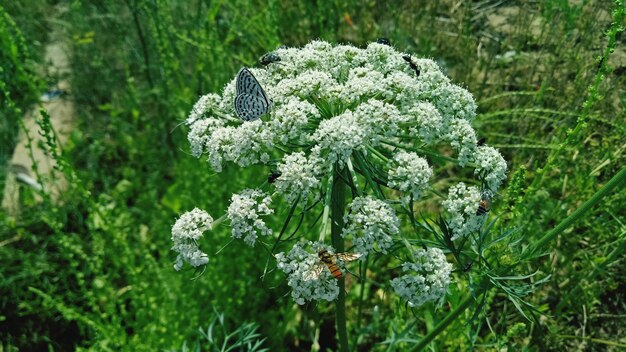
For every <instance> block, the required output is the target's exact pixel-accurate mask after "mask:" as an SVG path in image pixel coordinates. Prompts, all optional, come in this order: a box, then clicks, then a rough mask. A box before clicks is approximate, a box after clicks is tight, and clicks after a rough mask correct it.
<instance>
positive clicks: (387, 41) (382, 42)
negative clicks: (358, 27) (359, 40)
mask: <svg viewBox="0 0 626 352" xmlns="http://www.w3.org/2000/svg"><path fill="white" fill-rule="evenodd" d="M376 43H378V44H384V45H387V46H391V42H390V41H389V39H388V38H378V39H376Z"/></svg>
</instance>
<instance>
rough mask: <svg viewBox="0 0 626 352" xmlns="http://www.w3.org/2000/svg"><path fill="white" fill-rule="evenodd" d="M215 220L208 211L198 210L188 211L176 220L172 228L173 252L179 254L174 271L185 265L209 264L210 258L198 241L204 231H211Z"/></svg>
mask: <svg viewBox="0 0 626 352" xmlns="http://www.w3.org/2000/svg"><path fill="white" fill-rule="evenodd" d="M212 224H213V218H212V217H211V215H209V214H208V213H207V212H206V211H204V210H200V209H198V208H195V209H193V210H192V211H188V212H186V213H184V214H183V215H181V216H180V218H178V220H176V223H174V226H172V242H174V246H173V247H172V250H173V251H175V252H178V256H177V257H176V261H175V262H174V269H175V270H177V271H178V270H180V269H181V268H182V267H183V263H184V262H187V263H189V264H191V266H194V267H197V266H200V265H204V264H206V263H208V262H209V257H208V256H207V255H206V254H205V253H203V252H202V251H201V250H200V248H199V247H198V240H199V239H200V238H201V237H202V234H203V233H204V231H206V230H209V229H211V225H212Z"/></svg>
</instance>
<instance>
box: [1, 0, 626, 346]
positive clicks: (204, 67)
mask: <svg viewBox="0 0 626 352" xmlns="http://www.w3.org/2000/svg"><path fill="white" fill-rule="evenodd" d="M2 6H3V7H0V49H1V50H0V89H1V91H2V92H1V93H2V94H1V95H0V99H2V103H1V104H0V115H1V119H0V120H1V123H2V125H0V126H1V128H2V130H1V131H0V132H1V136H0V137H1V138H2V139H1V143H2V154H1V157H0V162H2V163H3V164H4V163H6V162H7V160H8V159H10V155H11V151H12V148H13V145H14V143H15V139H16V136H17V130H18V126H19V119H20V118H21V116H22V114H23V113H24V111H26V110H28V109H29V108H31V104H32V103H33V102H34V101H35V98H36V97H37V96H38V95H39V94H41V92H42V87H43V86H44V85H45V84H46V82H47V84H48V86H52V85H53V84H54V82H55V81H57V80H58V79H60V78H61V77H51V76H49V75H46V70H45V66H46V63H45V62H43V60H42V59H41V58H42V53H43V48H44V45H45V44H46V43H47V42H48V41H49V40H50V38H49V37H48V36H47V34H49V33H50V31H52V30H53V29H58V30H61V31H62V33H63V34H64V37H65V38H66V39H67V44H68V46H69V48H70V50H71V53H70V55H71V74H70V76H69V77H67V78H69V79H70V82H71V91H70V92H69V95H68V96H67V97H66V99H71V100H72V101H73V102H74V104H75V106H76V118H75V123H76V126H75V129H74V132H73V133H72V135H71V138H70V141H69V142H68V144H67V145H66V146H64V148H63V151H62V152H61V151H58V155H57V156H56V158H57V160H58V162H59V165H60V169H61V171H62V172H63V173H64V174H65V175H66V178H68V180H70V185H69V188H68V190H67V191H66V192H65V193H64V195H63V198H62V200H61V202H60V203H53V202H52V201H50V200H49V198H48V197H45V193H44V197H43V199H44V200H43V201H42V202H38V203H37V202H32V201H28V200H29V199H32V197H28V196H25V197H24V203H25V204H23V208H22V212H21V214H20V215H19V216H12V215H9V214H7V213H0V341H1V342H0V344H1V345H0V349H3V348H4V349H7V350H17V349H21V350H43V349H54V350H71V349H75V348H94V349H99V350H120V349H124V350H133V351H140V350H150V351H152V350H157V349H159V350H182V349H185V348H192V347H195V346H200V347H201V348H202V349H203V350H204V349H206V350H210V349H213V348H215V349H216V350H219V348H218V347H215V346H221V344H222V342H223V340H225V339H226V337H225V336H226V334H228V333H230V332H236V334H235V335H234V336H238V337H237V338H236V339H235V338H231V339H230V341H231V342H232V341H235V340H237V339H238V340H239V341H244V340H245V341H246V343H250V345H249V346H250V348H245V347H242V348H241V349H243V350H245V349H251V346H253V345H254V343H255V341H258V340H260V339H263V338H265V341H264V342H263V343H262V345H263V346H265V347H268V348H271V349H272V350H280V349H285V350H289V349H310V348H311V347H315V346H322V347H329V348H333V349H334V348H335V342H334V339H333V336H334V327H333V307H334V306H333V305H332V304H318V305H317V306H313V305H310V306H304V307H297V306H296V305H295V304H294V303H293V302H292V301H291V298H290V297H289V296H288V288H287V286H286V283H285V282H284V280H283V277H282V275H280V274H279V273H275V272H273V273H270V274H268V275H266V277H265V278H264V279H261V277H262V276H263V274H264V268H265V267H264V265H259V264H258V263H264V262H265V260H266V254H265V253H261V251H258V250H252V249H250V248H248V247H246V246H245V245H244V244H242V243H233V244H232V245H230V246H229V247H227V248H226V249H224V251H222V252H221V254H220V256H218V257H213V258H212V260H211V262H210V263H209V265H208V266H207V267H206V271H205V272H204V274H203V275H202V276H200V277H199V278H198V279H196V280H190V279H191V278H193V277H194V276H195V273H193V272H183V273H176V272H174V270H173V269H172V263H173V258H174V256H173V255H172V253H170V251H169V248H170V247H171V242H170V238H169V236H170V234H169V231H170V226H171V225H172V223H173V221H174V219H175V217H176V216H177V214H179V213H181V212H182V211H185V210H190V209H192V208H193V207H195V206H198V207H200V208H203V209H206V210H207V211H208V212H209V213H211V214H222V212H223V210H224V209H225V208H226V207H227V204H228V203H227V202H228V199H229V196H230V194H231V193H232V192H234V191H237V190H240V189H242V188H244V186H245V185H248V184H250V183H253V184H258V183H259V182H260V181H261V178H260V177H259V174H261V175H265V172H267V170H263V172H262V173H259V172H258V170H256V171H255V170H246V171H242V170H239V169H236V168H226V169H225V171H224V172H223V173H221V174H217V175H216V174H215V173H214V172H213V171H212V170H211V169H210V168H209V166H208V164H207V163H205V162H203V161H202V160H197V159H195V158H193V157H192V156H190V155H189V153H188V152H187V150H188V144H187V142H186V136H185V134H186V131H185V128H184V127H180V126H179V124H180V123H181V122H182V121H183V119H184V118H185V117H186V116H187V114H188V112H189V111H190V109H191V107H192V105H193V104H194V102H195V101H196V99H197V98H198V97H199V96H200V95H202V94H206V93H208V92H219V90H220V89H221V88H222V87H223V85H224V84H225V83H226V82H227V81H228V80H230V79H232V77H233V76H234V75H235V74H236V72H237V71H238V69H239V68H240V67H241V66H253V65H256V59H257V58H258V57H259V56H261V55H262V54H264V53H265V52H267V51H270V50H272V49H274V48H276V47H277V46H279V45H282V44H284V45H288V46H301V45H303V44H305V43H307V42H308V41H309V40H311V39H316V38H320V39H323V40H327V41H331V42H350V43H353V44H354V45H357V46H364V45H366V44H367V43H368V42H370V41H373V40H375V39H376V38H378V37H388V38H390V40H391V42H392V44H393V45H394V46H395V47H396V48H398V49H400V50H403V51H406V52H411V53H414V54H415V55H417V56H425V57H432V58H434V59H435V60H437V61H438V62H439V63H440V65H441V67H442V68H443V69H444V70H446V71H447V74H448V75H449V76H450V77H451V78H452V80H453V81H454V82H457V83H460V84H463V85H464V86H466V87H467V88H468V89H469V91H470V92H472V93H473V94H474V96H475V98H476V100H477V102H478V105H479V115H478V118H477V120H476V122H475V127H476V130H477V131H478V133H479V134H481V136H482V137H486V138H487V143H488V144H490V145H493V146H495V147H496V148H499V149H500V150H501V151H502V153H503V155H504V156H505V159H506V160H507V161H508V162H509V169H510V174H509V182H508V184H507V185H508V188H506V189H505V191H503V192H502V194H500V195H498V197H497V198H496V200H495V201H494V204H493V210H492V213H493V214H494V215H496V216H499V217H500V222H501V223H503V224H505V225H506V226H510V227H515V228H516V229H517V231H518V233H520V234H522V236H523V239H524V241H525V242H526V243H533V242H535V241H537V240H538V239H539V238H541V237H542V236H543V235H544V234H545V233H546V232H547V231H548V230H550V229H552V228H553V227H554V226H555V225H556V224H558V223H559V222H560V221H561V220H563V219H564V218H566V217H567V216H569V215H570V214H572V213H573V212H574V211H575V210H576V209H577V208H578V207H579V206H580V205H581V204H583V203H584V202H585V201H587V200H588V199H589V198H590V197H591V196H592V195H593V194H594V193H595V192H596V191H597V190H598V189H600V188H601V187H602V185H604V184H605V183H606V182H607V181H608V180H609V179H611V177H613V176H614V175H615V174H616V173H617V172H618V171H619V170H620V169H621V168H622V167H623V166H624V149H625V148H626V144H624V143H625V142H624V136H625V135H626V115H625V113H624V107H625V105H626V90H624V86H625V80H626V76H624V74H623V73H624V69H625V68H626V55H625V51H624V46H623V44H624V37H623V36H622V32H621V30H618V27H619V26H623V25H624V20H623V13H622V14H621V16H622V17H620V14H619V13H618V14H617V15H616V16H614V17H612V12H613V11H616V9H618V10H621V11H623V8H624V5H623V3H611V2H609V1H569V2H568V1H560V0H539V1H534V2H521V3H518V4H515V5H507V4H506V3H505V2H501V1H480V2H470V1H462V2H459V1H440V2H428V3H427V2H422V1H411V2H375V1H317V2H289V1H269V2H263V1H250V0H247V1H242V0H234V1H204V0H195V1H173V0H171V1H170V0H159V1H155V0H125V1H94V2H81V1H55V0H29V1H26V2H20V1H9V2H8V3H4V2H3V3H2ZM616 21H617V23H615V22H616ZM612 23H613V27H611V24H612ZM611 28H613V31H612V32H610V31H609V29H611ZM611 33H613V35H614V36H613V37H614V40H611V35H610V34H611ZM608 49H610V50H608ZM35 67H39V69H35ZM35 72H37V73H35ZM589 87H592V89H589ZM593 87H595V90H594V89H593ZM42 119H43V121H44V122H45V114H44V115H43V117H42ZM49 132H50V133H51V131H49ZM35 147H36V146H35ZM48 148H50V146H48ZM4 172H5V170H4V168H2V172H0V174H3V173H4ZM451 172H453V170H451ZM0 176H2V179H4V175H0ZM23 192H26V193H28V192H32V191H30V190H29V189H26V188H25V189H24V190H23ZM59 204H61V205H59ZM625 219H626V197H625V196H624V193H623V192H622V190H619V188H618V190H617V191H614V192H612V193H610V194H609V195H607V196H606V197H604V198H603V199H602V201H601V203H600V205H599V206H596V207H594V208H592V210H591V211H589V212H587V213H585V214H584V216H583V217H582V218H579V219H578V221H577V222H576V223H575V224H574V225H573V226H570V227H568V228H567V229H566V230H565V231H564V232H563V233H561V234H559V236H557V237H556V238H555V239H554V240H552V241H551V242H550V243H549V247H548V248H549V250H547V251H546V252H545V253H540V254H543V255H541V256H537V258H536V259H535V260H533V261H531V262H526V263H524V264H523V268H521V271H522V272H530V273H533V272H537V275H536V280H539V279H541V278H545V277H546V276H548V275H550V279H549V281H548V282H547V283H545V284H543V285H541V286H539V288H538V290H537V291H535V292H534V293H533V294H532V295H530V296H528V297H526V299H527V301H528V302H529V303H531V304H532V305H533V306H534V307H536V308H537V310H538V313H537V314H536V316H535V317H534V318H535V319H533V317H529V318H530V319H526V318H525V317H524V316H522V315H521V314H519V312H517V310H516V309H515V307H513V306H512V304H511V302H510V301H509V300H507V299H506V298H505V297H504V296H503V295H502V293H500V292H499V291H496V290H492V291H490V293H489V294H488V295H487V301H486V302H485V303H486V304H485V305H484V310H477V309H476V308H475V307H476V306H475V305H473V306H472V308H470V309H468V310H466V311H464V312H462V313H461V314H460V316H459V317H458V318H457V319H456V320H455V321H454V323H452V325H451V326H449V327H448V328H447V329H446V330H445V331H444V332H443V333H441V334H440V335H439V336H438V337H437V338H436V339H435V340H434V342H433V343H431V345H430V346H431V348H432V349H433V350H446V349H456V350H467V349H469V348H470V347H471V346H474V347H475V348H477V349H481V350H482V349H493V350H496V349H502V348H504V349H510V350H519V349H522V348H527V349H530V350H555V351H562V350H564V349H572V350H589V351H595V350H606V349H614V350H617V349H619V348H623V347H624V346H625V345H626V340H624V336H626V324H624V317H625V316H626V297H625V296H624V292H626V270H624V261H623V260H624V255H623V250H624V247H625V243H626V237H625V236H626V224H625ZM211 236H214V239H212V240H211V241H212V243H214V244H215V247H214V248H213V249H212V251H214V252H215V251H217V250H218V249H219V248H220V247H221V246H222V245H223V244H225V243H226V242H227V241H228V238H229V233H228V229H227V228H225V227H222V228H220V230H219V231H216V232H212V233H211ZM499 250H500V251H501V253H499V255H500V256H501V258H502V261H503V262H507V263H510V265H516V262H515V260H516V258H515V256H512V255H511V253H510V252H508V251H507V250H506V248H500V249H499ZM392 275H393V273H392V272H390V273H387V274H386V275H381V276H380V277H377V278H376V280H377V281H379V282H385V281H386V280H388V279H389V277H391V276H392ZM468 279H469V280H470V281H471V280H475V278H474V277H473V276H472V271H471V269H470V271H469V272H468V273H463V272H461V271H459V272H458V274H457V279H456V280H455V284H453V286H454V287H452V288H451V291H452V292H451V294H450V296H449V302H448V303H447V304H446V305H444V307H443V308H441V309H435V307H433V306H428V307H426V308H424V309H422V310H421V311H420V312H421V314H420V315H419V316H414V315H413V314H412V312H411V311H410V310H408V309H407V308H406V307H405V306H404V305H403V304H402V303H401V302H399V301H398V300H396V299H394V297H393V295H386V294H385V292H384V290H385V287H384V285H381V286H378V285H376V284H370V285H369V286H367V290H365V294H366V299H365V300H364V301H365V302H367V305H365V306H364V307H363V319H360V320H357V316H356V314H357V313H356V307H352V309H350V308H349V309H348V312H349V317H348V320H349V321H350V324H349V327H350V328H351V331H350V336H351V338H353V339H354V342H355V343H356V346H357V347H358V349H359V350H364V351H365V350H370V349H377V350H384V349H386V348H388V347H391V348H392V349H394V348H395V349H400V350H404V349H408V348H410V346H412V344H413V342H415V341H418V340H420V339H421V337H422V336H424V335H425V334H427V333H428V332H429V331H432V330H433V328H434V326H436V325H437V323H438V322H439V321H440V320H441V319H442V318H443V317H444V316H446V314H447V313H448V312H449V311H450V310H452V309H454V308H455V307H456V306H458V303H459V302H460V301H461V300H462V298H463V297H465V296H466V295H467V291H468V289H467V282H468ZM532 280H535V278H531V279H530V281H531V282H532ZM357 292H359V290H356V289H355V290H351V291H350V297H352V298H354V296H355V295H357ZM350 301H351V299H350V298H348V305H350ZM539 312H541V313H539ZM474 314H476V315H474ZM472 318H473V319H472ZM468 322H469V323H468ZM199 329H200V330H202V331H203V332H199ZM208 331H210V332H213V335H211V334H210V333H208ZM216 331H219V333H216ZM257 334H258V335H257ZM209 336H210V338H209ZM244 336H245V338H244ZM355 343H353V345H355ZM316 344H319V345H316ZM620 346H621V347H620Z"/></svg>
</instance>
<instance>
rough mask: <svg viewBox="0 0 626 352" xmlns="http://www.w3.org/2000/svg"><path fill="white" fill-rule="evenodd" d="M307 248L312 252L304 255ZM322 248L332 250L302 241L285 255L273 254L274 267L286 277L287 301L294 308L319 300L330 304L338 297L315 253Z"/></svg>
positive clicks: (327, 272)
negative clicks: (294, 304)
mask: <svg viewBox="0 0 626 352" xmlns="http://www.w3.org/2000/svg"><path fill="white" fill-rule="evenodd" d="M307 247H309V248H312V249H313V251H312V252H309V251H307V250H306V248H307ZM322 248H323V249H326V250H332V248H330V247H328V246H325V245H324V244H321V243H318V242H311V241H304V242H302V243H296V244H295V245H294V246H293V248H292V249H291V250H290V251H289V252H288V253H283V252H281V253H277V254H276V261H277V267H278V269H280V270H282V271H283V272H284V273H285V274H286V275H287V284H288V285H289V287H291V297H293V300H294V301H296V303H297V304H304V303H305V302H306V301H313V300H315V301H317V300H322V299H323V300H326V301H332V300H334V299H335V298H337V295H338V294H339V286H338V285H337V280H335V278H334V277H333V276H332V275H331V274H330V271H328V270H324V268H323V267H322V266H321V265H322V264H321V263H320V261H319V258H318V255H317V252H318V251H319V250H321V249H322ZM320 269H321V270H320Z"/></svg>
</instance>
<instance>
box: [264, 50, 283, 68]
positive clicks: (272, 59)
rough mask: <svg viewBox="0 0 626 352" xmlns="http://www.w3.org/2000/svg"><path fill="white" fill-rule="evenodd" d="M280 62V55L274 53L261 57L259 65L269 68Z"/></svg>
mask: <svg viewBox="0 0 626 352" xmlns="http://www.w3.org/2000/svg"><path fill="white" fill-rule="evenodd" d="M279 61H280V56H278V54H276V53H275V52H273V51H272V52H269V53H267V54H265V55H263V56H261V58H260V59H259V64H260V65H263V66H267V65H269V64H271V63H275V62H279Z"/></svg>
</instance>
